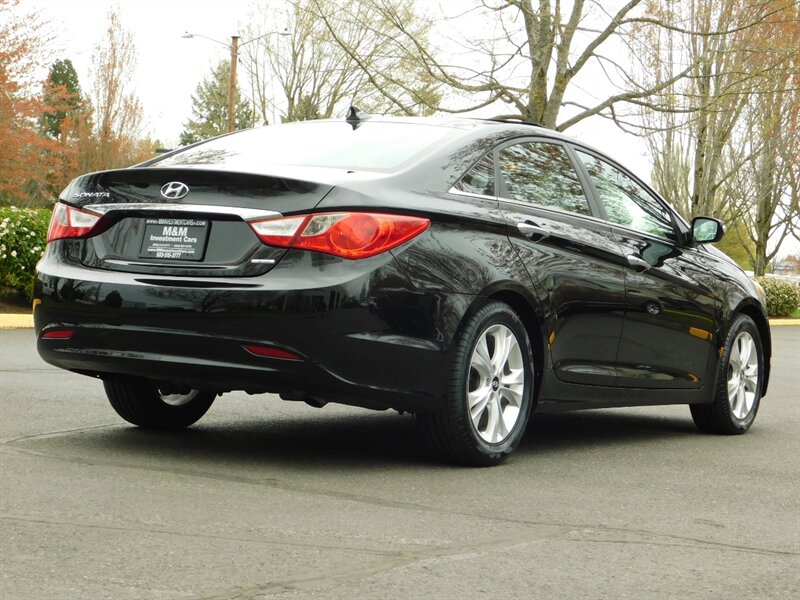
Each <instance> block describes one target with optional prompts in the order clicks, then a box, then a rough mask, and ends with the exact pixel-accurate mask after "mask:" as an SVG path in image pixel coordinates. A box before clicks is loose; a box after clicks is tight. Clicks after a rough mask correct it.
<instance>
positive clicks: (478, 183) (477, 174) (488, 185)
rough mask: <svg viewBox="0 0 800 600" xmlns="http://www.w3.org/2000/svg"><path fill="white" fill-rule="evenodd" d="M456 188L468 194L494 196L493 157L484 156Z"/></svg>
mask: <svg viewBox="0 0 800 600" xmlns="http://www.w3.org/2000/svg"><path fill="white" fill-rule="evenodd" d="M455 188H456V189H457V190H460V191H462V192H467V193H468V194H480V195H481V196H494V160H493V159H492V156H491V155H488V156H484V157H483V159H482V160H481V161H480V162H478V163H477V164H476V165H475V166H474V167H472V168H471V169H470V170H469V171H467V174H466V175H464V177H462V178H461V180H460V181H459V182H458V183H457V184H456V185H455Z"/></svg>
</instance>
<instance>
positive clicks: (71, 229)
mask: <svg viewBox="0 0 800 600" xmlns="http://www.w3.org/2000/svg"><path fill="white" fill-rule="evenodd" d="M99 220H100V215H96V214H94V213H92V212H89V211H87V210H81V209H80V208H75V207H73V206H68V205H66V204H63V203H61V202H58V203H57V204H56V205H55V207H54V208H53V216H52V217H51V218H50V227H49V228H48V230H47V242H48V243H50V242H52V241H53V240H60V239H64V238H78V237H83V236H85V235H88V234H89V232H91V231H92V228H93V227H94V226H95V225H97V222H98V221H99Z"/></svg>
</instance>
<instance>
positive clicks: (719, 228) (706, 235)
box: [692, 217, 725, 244]
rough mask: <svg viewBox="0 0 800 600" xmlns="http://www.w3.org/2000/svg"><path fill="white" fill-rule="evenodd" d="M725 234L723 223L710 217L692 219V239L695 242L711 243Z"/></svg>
mask: <svg viewBox="0 0 800 600" xmlns="http://www.w3.org/2000/svg"><path fill="white" fill-rule="evenodd" d="M723 235H725V224H724V223H723V222H722V221H720V220H719V219H712V218H711V217H695V218H694V219H692V241H693V242H695V243H696V244H713V243H714V242H718V241H720V240H721V239H722V236H723Z"/></svg>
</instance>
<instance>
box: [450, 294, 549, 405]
mask: <svg viewBox="0 0 800 600" xmlns="http://www.w3.org/2000/svg"><path fill="white" fill-rule="evenodd" d="M491 301H497V302H503V303H504V304H507V305H508V306H510V307H511V308H512V310H513V311H514V312H515V313H516V314H517V316H519V318H520V320H521V321H522V324H523V325H524V326H525V331H526V332H527V333H528V339H529V340H530V343H531V350H533V365H534V372H535V377H534V386H535V387H534V399H535V398H537V397H538V394H539V390H540V387H541V384H542V373H543V372H544V365H545V364H546V362H545V361H546V357H547V350H548V348H547V345H546V344H545V339H546V337H547V334H546V332H545V330H544V326H543V323H544V316H543V314H542V311H541V309H540V307H539V303H538V302H537V300H536V298H535V297H533V295H532V294H531V293H530V291H528V290H527V289H526V288H525V287H523V286H522V285H519V284H517V283H515V282H512V281H508V282H499V283H496V284H494V285H492V286H489V287H488V288H486V289H485V290H483V292H482V293H481V294H480V295H479V296H478V297H477V298H476V299H475V301H474V302H473V303H472V305H471V306H470V308H469V310H467V312H466V314H465V315H464V317H463V320H462V323H461V327H460V328H459V329H461V328H463V326H464V323H466V322H467V321H468V320H469V317H470V316H471V315H472V314H474V313H475V312H476V311H478V310H480V308H481V307H482V306H484V305H485V304H486V303H487V302H491Z"/></svg>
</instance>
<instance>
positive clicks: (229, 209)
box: [81, 202, 283, 221]
mask: <svg viewBox="0 0 800 600" xmlns="http://www.w3.org/2000/svg"><path fill="white" fill-rule="evenodd" d="M81 208H84V209H86V210H90V211H92V212H95V213H97V214H100V215H106V214H108V213H111V212H116V211H129V210H163V211H170V212H193V213H206V214H212V215H227V216H235V217H241V219H242V220H244V221H253V220H256V219H276V218H278V217H281V216H283V215H281V213H279V212H276V211H274V210H263V209H260V208H244V207H239V206H215V205H210V204H169V203H165V204H161V203H150V202H130V203H120V204H87V205H86V206H83V207H81Z"/></svg>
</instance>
